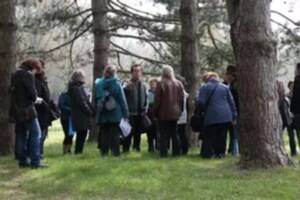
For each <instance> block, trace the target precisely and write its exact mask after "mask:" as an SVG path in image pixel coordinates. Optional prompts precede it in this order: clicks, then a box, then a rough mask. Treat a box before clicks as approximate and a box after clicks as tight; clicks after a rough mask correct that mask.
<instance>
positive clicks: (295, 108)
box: [290, 80, 300, 114]
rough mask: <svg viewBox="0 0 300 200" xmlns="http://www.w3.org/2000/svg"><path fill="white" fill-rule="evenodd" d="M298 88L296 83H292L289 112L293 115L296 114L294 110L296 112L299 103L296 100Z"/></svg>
mask: <svg viewBox="0 0 300 200" xmlns="http://www.w3.org/2000/svg"><path fill="white" fill-rule="evenodd" d="M299 89H300V88H299V87H298V81H297V80H295V83H294V87H293V96H292V99H291V108H290V110H291V112H292V113H293V114H296V112H297V111H296V110H297V103H298V102H299V101H298V100H299V99H298V91H299Z"/></svg>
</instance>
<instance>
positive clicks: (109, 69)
mask: <svg viewBox="0 0 300 200" xmlns="http://www.w3.org/2000/svg"><path fill="white" fill-rule="evenodd" d="M116 73H117V68H116V67H115V66H112V65H107V66H106V67H105V68H104V70H103V75H104V76H105V77H109V76H115V74H116Z"/></svg>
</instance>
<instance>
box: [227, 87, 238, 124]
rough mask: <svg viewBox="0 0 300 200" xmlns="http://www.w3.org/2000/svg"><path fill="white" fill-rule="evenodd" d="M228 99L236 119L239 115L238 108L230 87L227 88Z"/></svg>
mask: <svg viewBox="0 0 300 200" xmlns="http://www.w3.org/2000/svg"><path fill="white" fill-rule="evenodd" d="M227 101H228V103H229V106H230V109H231V112H232V115H233V118H234V119H235V118H236V117H237V110H236V106H235V103H234V100H233V97H232V94H231V92H230V89H229V88H228V90H227Z"/></svg>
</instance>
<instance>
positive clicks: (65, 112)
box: [58, 92, 74, 154]
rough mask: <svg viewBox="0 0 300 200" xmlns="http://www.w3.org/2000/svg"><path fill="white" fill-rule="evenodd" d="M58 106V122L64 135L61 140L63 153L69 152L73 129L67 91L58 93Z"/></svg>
mask: <svg viewBox="0 0 300 200" xmlns="http://www.w3.org/2000/svg"><path fill="white" fill-rule="evenodd" d="M58 107H59V109H60V112H61V115H60V123H61V125H62V128H63V131H64V136H65V137H64V140H63V154H71V153H72V150H71V149H72V143H73V136H74V131H73V125H72V118H71V105H70V97H69V96H68V94H67V92H62V93H61V94H60V95H59V98H58Z"/></svg>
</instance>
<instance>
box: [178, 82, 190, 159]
mask: <svg viewBox="0 0 300 200" xmlns="http://www.w3.org/2000/svg"><path fill="white" fill-rule="evenodd" d="M179 80H180V81H181V83H182V84H183V86H184V97H183V111H182V113H181V116H180V118H179V120H178V122H177V126H178V127H177V130H178V136H179V144H180V145H179V148H180V154H182V155H187V153H188V151H189V142H188V137H187V135H186V132H187V123H188V111H189V94H188V93H187V92H186V90H185V88H186V86H187V82H186V80H185V79H184V78H183V77H180V79H179Z"/></svg>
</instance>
